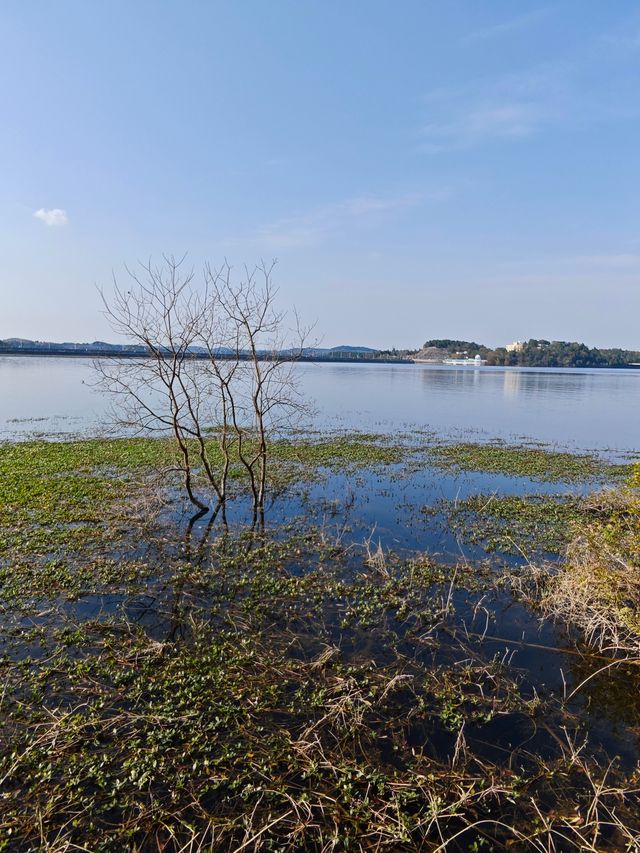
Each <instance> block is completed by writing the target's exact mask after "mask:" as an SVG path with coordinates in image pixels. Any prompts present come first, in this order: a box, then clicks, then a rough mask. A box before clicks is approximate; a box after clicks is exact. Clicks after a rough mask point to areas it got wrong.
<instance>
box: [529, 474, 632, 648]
mask: <svg viewBox="0 0 640 853" xmlns="http://www.w3.org/2000/svg"><path fill="white" fill-rule="evenodd" d="M587 501H588V502H589V503H590V504H591V505H593V506H595V507H596V508H598V509H599V510H600V515H599V517H597V518H596V519H595V520H590V521H588V522H586V523H585V521H584V520H583V521H582V522H579V523H574V524H573V525H572V526H571V531H572V538H571V541H570V544H569V546H568V549H567V553H566V559H565V561H564V564H563V566H562V569H561V570H560V571H559V572H557V573H555V574H553V575H552V576H550V577H548V578H547V579H546V583H545V584H544V587H543V591H542V595H541V604H542V607H543V608H544V610H545V611H546V612H547V613H548V614H550V615H551V616H553V617H554V618H557V619H562V620H564V621H566V622H567V623H569V624H572V625H575V626H577V627H578V628H579V629H580V630H581V631H582V632H583V633H584V636H585V638H586V640H587V642H588V643H589V644H591V645H593V646H595V647H597V648H598V649H600V650H605V649H606V650H610V651H614V652H617V653H620V652H624V653H626V654H627V655H635V656H636V657H637V658H638V659H640V466H639V465H636V468H635V471H634V474H633V476H632V477H631V478H630V481H629V483H628V485H627V487H626V488H622V489H618V490H616V491H607V492H603V493H600V494H597V495H592V496H591V497H590V498H588V499H587ZM603 508H604V510H605V511H604V512H603Z"/></svg>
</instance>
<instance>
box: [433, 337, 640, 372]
mask: <svg viewBox="0 0 640 853" xmlns="http://www.w3.org/2000/svg"><path fill="white" fill-rule="evenodd" d="M424 349H425V350H428V349H438V350H442V355H443V357H447V356H452V355H457V354H462V353H464V354H465V355H467V356H468V357H470V358H473V357H474V356H476V355H480V356H481V357H482V358H484V359H486V360H487V364H492V365H499V366H507V367H626V366H628V365H629V364H633V363H636V364H637V363H640V351H636V350H624V349H597V348H596V347H588V346H587V345H586V344H582V343H578V342H576V341H545V340H537V339H535V338H531V340H529V341H527V342H526V343H524V344H522V346H521V348H519V349H518V350H514V351H512V352H508V351H507V349H506V348H505V347H497V348H496V349H491V348H490V347H486V346H484V345H483V344H478V343H476V342H475V341H459V340H453V339H451V338H436V339H433V340H429V341H425V343H424Z"/></svg>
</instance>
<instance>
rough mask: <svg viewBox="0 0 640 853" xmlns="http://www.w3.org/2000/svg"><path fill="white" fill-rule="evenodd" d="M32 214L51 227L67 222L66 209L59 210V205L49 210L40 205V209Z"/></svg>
mask: <svg viewBox="0 0 640 853" xmlns="http://www.w3.org/2000/svg"><path fill="white" fill-rule="evenodd" d="M33 215H34V216H35V218H36V219H39V220H40V221H41V222H44V224H45V225H49V226H53V227H55V226H60V225H66V224H67V223H68V222H69V217H68V216H67V211H66V210H61V209H60V208H59V207H52V208H51V209H49V210H47V209H46V208H44V207H41V208H40V210H36V212H35V213H34V214H33Z"/></svg>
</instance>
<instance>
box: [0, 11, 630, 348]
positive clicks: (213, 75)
mask: <svg viewBox="0 0 640 853" xmlns="http://www.w3.org/2000/svg"><path fill="white" fill-rule="evenodd" d="M0 38H1V49H0V76H1V79H2V81H3V85H2V87H0V117H1V121H2V132H0V164H1V169H2V180H1V183H0V188H1V189H0V253H1V257H2V268H1V271H0V338H2V337H9V336H21V337H30V338H39V339H49V340H60V339H67V340H69V339H71V340H87V339H89V340H93V339H95V338H105V337H107V338H109V337H113V336H112V335H111V336H110V333H109V331H108V327H107V325H106V322H105V321H104V319H103V318H102V316H101V314H100V312H99V299H98V296H97V293H96V287H95V286H96V284H105V283H106V284H108V283H109V281H110V279H111V273H112V270H115V271H116V273H117V274H118V275H120V272H121V271H122V267H123V264H124V263H129V264H132V263H135V261H136V259H146V258H148V257H149V256H159V254H160V253H162V252H169V253H175V254H182V253H183V252H185V251H186V252H188V253H189V258H190V261H191V262H192V263H193V264H194V265H195V266H196V267H199V266H200V265H201V264H202V262H203V261H204V260H205V259H209V260H210V261H211V262H212V263H215V262H216V261H219V260H222V259H223V258H224V257H225V256H226V257H227V258H228V260H229V261H230V262H231V263H232V264H235V265H237V266H239V267H240V266H242V265H243V264H244V263H253V262H254V261H257V260H259V259H260V258H261V257H263V258H265V259H271V258H273V257H276V258H277V259H278V267H277V282H278V284H279V285H280V297H281V300H282V303H283V304H284V305H291V304H295V305H296V306H297V308H298V310H299V312H300V313H301V314H302V316H303V317H304V318H305V319H308V320H311V321H317V326H316V331H317V332H318V334H319V335H320V336H321V337H322V340H323V342H324V343H325V344H326V345H329V346H330V345H335V344H340V343H353V344H366V345H370V346H379V347H392V346H396V347H405V346H418V345H420V344H421V343H422V342H423V341H424V340H425V339H426V338H430V337H456V338H465V339H466V338H472V339H474V340H480V341H482V342H486V343H488V344H492V345H498V344H503V343H505V342H507V341H510V340H513V339H515V338H528V337H544V338H550V339H558V338H560V339H569V340H574V339H577V340H585V341H586V342H587V343H589V344H591V345H602V346H608V345H621V346H626V347H633V348H636V349H638V348H640V324H639V323H638V318H639V317H640V7H639V6H638V4H637V3H636V2H632V0H629V2H627V1H626V0H616V2H611V0H554V2H549V3H547V4H545V3H544V0H541V2H540V3H530V2H524V0H523V2H513V0H509V2H502V0H487V2H482V3H480V2H477V0H439V2H428V0H403V2H400V3H391V2H390V1H389V0H387V2H378V0H322V2H319V0H318V2H312V1H311V0H228V1H227V2H215V1H214V0H209V2H205V0H181V2H178V0H173V2H167V0H134V2H131V0H110V2H108V3H99V2H97V0H57V2H44V0H4V2H3V3H2V9H1V10H0Z"/></svg>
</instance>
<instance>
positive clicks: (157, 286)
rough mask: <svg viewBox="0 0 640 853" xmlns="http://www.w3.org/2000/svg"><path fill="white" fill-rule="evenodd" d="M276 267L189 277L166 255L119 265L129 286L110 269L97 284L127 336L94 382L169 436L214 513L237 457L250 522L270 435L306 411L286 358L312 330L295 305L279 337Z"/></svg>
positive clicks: (191, 493)
mask: <svg viewBox="0 0 640 853" xmlns="http://www.w3.org/2000/svg"><path fill="white" fill-rule="evenodd" d="M274 265H275V262H274V263H272V264H271V265H269V266H266V265H265V264H260V265H259V266H256V267H255V268H254V269H253V270H250V269H248V268H245V269H244V278H241V279H240V280H238V281H236V280H234V277H233V270H232V268H231V267H230V266H229V264H228V263H226V262H225V263H224V264H223V265H222V266H221V267H219V268H217V269H216V268H213V267H211V266H210V265H207V266H206V267H205V269H204V273H203V276H202V281H201V282H200V284H199V285H198V284H196V280H195V275H194V272H193V270H192V269H191V270H187V269H185V268H184V258H181V259H175V258H174V257H172V256H164V257H163V263H162V264H160V265H154V264H152V263H151V262H149V263H147V264H141V265H140V268H139V270H133V271H132V270H130V269H129V268H127V274H128V276H129V282H128V284H129V287H128V289H125V288H123V287H121V286H120V285H119V284H118V282H117V281H116V280H115V279H114V283H113V291H112V293H110V294H106V293H105V292H104V291H101V295H102V299H103V303H104V306H105V314H106V316H107V318H108V319H109V321H110V323H111V326H112V328H113V330H114V331H115V332H116V333H117V334H118V335H119V336H120V337H121V338H124V339H126V340H127V341H128V342H129V344H130V345H131V349H130V350H129V352H127V353H126V355H124V354H120V355H119V356H118V357H115V358H113V359H109V360H108V361H100V362H97V363H96V368H97V370H98V373H99V376H100V380H101V385H102V387H103V388H104V389H106V390H107V391H109V392H111V393H112V394H114V395H115V396H116V398H117V399H119V400H120V401H121V403H122V404H123V405H122V410H123V412H124V417H123V418H122V420H123V421H124V422H125V423H126V424H128V425H129V426H130V427H133V428H134V429H135V430H136V431H137V432H139V433H149V432H152V433H153V432H163V433H166V432H169V433H171V434H172V435H173V437H174V439H175V442H176V446H177V449H178V451H179V460H180V462H179V466H178V467H179V470H180V471H181V472H182V476H183V482H184V487H185V490H186V492H187V495H188V497H189V500H190V501H191V502H192V503H193V504H194V505H195V506H197V507H198V509H199V510H201V511H202V510H206V509H209V503H205V500H206V498H203V497H202V495H201V491H202V488H206V489H207V490H208V491H209V493H210V494H212V495H213V496H214V501H215V512H218V511H219V510H222V515H223V517H224V515H225V512H224V507H225V501H226V500H227V496H228V488H227V485H228V479H229V474H230V469H231V465H232V462H233V461H234V460H235V459H237V460H238V462H239V463H240V465H241V466H242V467H243V469H244V470H245V472H246V473H247V475H248V480H249V486H250V489H251V495H252V502H253V513H254V521H256V520H262V521H264V505H265V497H266V486H267V468H268V457H269V441H270V436H271V435H272V434H274V433H276V432H278V431H281V430H282V429H283V427H286V426H288V425H290V424H291V421H292V418H293V417H294V416H295V415H297V414H299V413H301V412H303V411H305V403H304V400H303V398H302V396H301V394H300V392H299V387H298V383H297V377H296V375H295V371H294V363H295V361H297V360H298V359H299V358H300V357H301V356H302V354H303V353H304V344H305V339H306V336H307V334H308V332H309V330H308V329H302V328H301V326H300V323H299V320H298V317H297V314H296V313H295V312H294V321H295V322H294V328H293V329H291V330H289V332H290V335H291V336H292V338H293V343H292V342H291V341H289V340H287V337H286V334H285V320H286V315H285V314H284V313H283V312H281V311H278V310H277V309H276V305H275V300H276V294H277V290H276V289H275V287H274V286H273V283H272V273H273V268H274ZM214 440H215V441H216V442H217V447H218V451H219V452H218V453H217V454H216V455H215V458H214V457H213V455H212V453H211V452H210V447H211V444H212V442H213V441H214ZM196 474H197V477H196Z"/></svg>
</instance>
